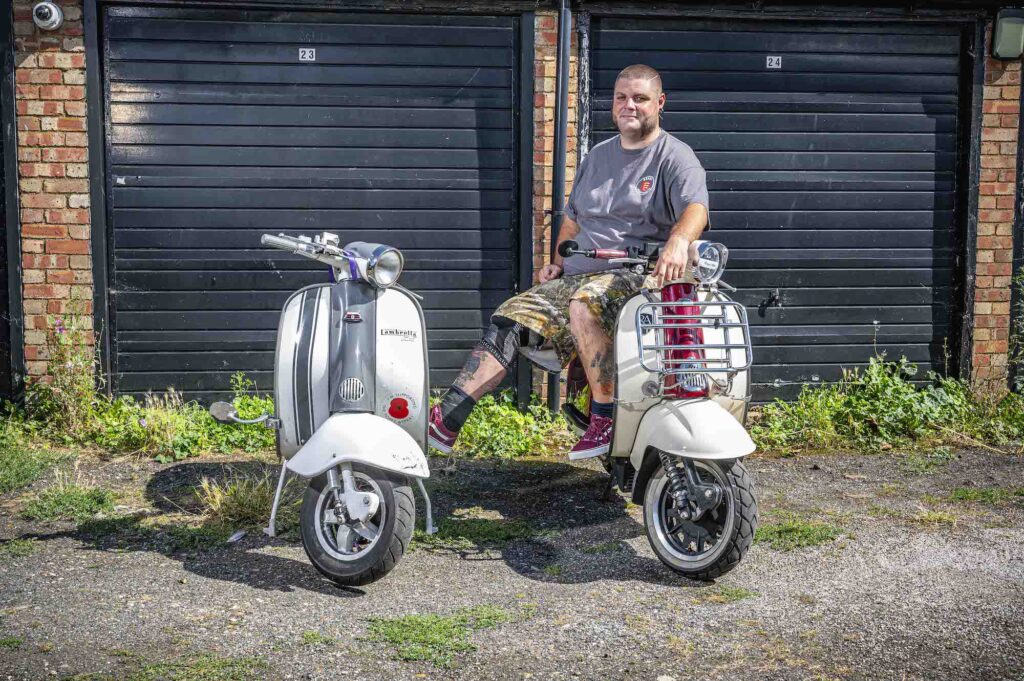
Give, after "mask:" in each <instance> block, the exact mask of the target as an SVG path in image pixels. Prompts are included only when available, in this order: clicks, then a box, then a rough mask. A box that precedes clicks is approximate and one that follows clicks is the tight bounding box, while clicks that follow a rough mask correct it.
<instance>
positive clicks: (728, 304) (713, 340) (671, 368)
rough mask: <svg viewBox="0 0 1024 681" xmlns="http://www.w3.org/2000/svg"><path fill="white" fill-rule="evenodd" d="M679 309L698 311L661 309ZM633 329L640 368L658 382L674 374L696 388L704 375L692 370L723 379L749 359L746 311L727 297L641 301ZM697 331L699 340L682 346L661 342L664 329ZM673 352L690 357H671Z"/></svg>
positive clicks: (749, 362)
mask: <svg viewBox="0 0 1024 681" xmlns="http://www.w3.org/2000/svg"><path fill="white" fill-rule="evenodd" d="M679 307H694V308H697V310H698V312H697V314H673V313H670V312H668V311H667V310H666V308H679ZM636 329H637V344H638V346H639V357H640V366H641V367H643V369H644V370H645V371H649V372H651V373H654V374H659V376H660V379H661V380H660V381H659V382H660V383H664V378H665V377H666V376H678V377H680V379H679V382H681V383H684V384H686V385H690V386H691V387H693V388H699V387H701V384H703V383H704V381H703V378H704V377H703V376H695V374H706V375H708V377H709V378H712V379H714V380H715V382H716V383H728V382H729V381H730V380H731V379H732V377H733V376H734V375H735V374H737V373H738V372H741V371H746V370H747V369H749V368H750V365H751V363H752V357H753V352H752V350H751V346H750V326H749V325H748V323H747V311H746V309H745V308H744V307H743V306H742V305H741V304H739V303H737V302H735V301H732V300H729V299H727V298H723V297H719V298H717V299H712V300H694V301H675V302H662V301H651V302H646V303H643V304H641V305H640V306H639V307H638V308H637V310H636ZM696 329H699V330H701V331H702V332H703V336H704V342H702V343H694V344H682V343H670V342H668V341H667V340H666V338H667V336H668V334H667V331H673V330H674V331H680V330H682V331H685V330H696ZM678 351H688V353H689V354H691V355H694V356H692V357H688V358H679V357H673V356H671V353H673V352H678Z"/></svg>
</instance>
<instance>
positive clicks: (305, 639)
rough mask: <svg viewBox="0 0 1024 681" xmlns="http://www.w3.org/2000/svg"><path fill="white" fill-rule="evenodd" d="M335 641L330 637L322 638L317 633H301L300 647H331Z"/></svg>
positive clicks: (321, 635) (322, 636)
mask: <svg viewBox="0 0 1024 681" xmlns="http://www.w3.org/2000/svg"><path fill="white" fill-rule="evenodd" d="M335 643H336V641H335V640H334V639H333V638H331V637H330V636H324V635H323V634H321V633H320V632H319V631H304V632H302V645H304V646H333V645H334V644H335Z"/></svg>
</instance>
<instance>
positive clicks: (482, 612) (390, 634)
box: [369, 605, 513, 668]
mask: <svg viewBox="0 0 1024 681" xmlns="http://www.w3.org/2000/svg"><path fill="white" fill-rule="evenodd" d="M512 619H513V616H512V614H511V613H509V612H508V611H507V610H505V609H503V608H499V607H496V606H489V605H483V606H478V607H476V608H469V609H464V610H459V611H457V612H455V613H454V614H452V615H406V616H405V617H398V618H394V619H384V618H373V619H371V620H370V624H369V639H370V640H371V641H383V642H386V643H388V644H390V645H391V646H392V647H393V648H394V649H395V658H396V659H399V660H404V661H417V660H422V661H426V662H430V663H431V664H433V665H434V666H436V667H441V668H450V667H452V666H454V662H455V657H456V656H457V655H458V654H460V653H466V652H470V651H473V650H476V646H475V645H473V644H472V643H470V641H469V636H470V634H471V633H472V632H473V631H477V630H480V629H490V628H493V627H496V626H498V625H500V624H503V623H505V622H510V621H512Z"/></svg>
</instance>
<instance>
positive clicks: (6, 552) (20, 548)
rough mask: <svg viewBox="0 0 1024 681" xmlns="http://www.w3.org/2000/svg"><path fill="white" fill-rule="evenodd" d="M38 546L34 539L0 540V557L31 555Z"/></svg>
mask: <svg viewBox="0 0 1024 681" xmlns="http://www.w3.org/2000/svg"><path fill="white" fill-rule="evenodd" d="M37 548H39V545H38V542H36V540H35V539H23V538H20V537H19V538H17V539H8V540H7V541H4V542H0V558H24V557H25V556H31V555H32V554H33V553H35V552H36V549H37Z"/></svg>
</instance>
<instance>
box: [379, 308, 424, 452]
mask: <svg viewBox="0 0 1024 681" xmlns="http://www.w3.org/2000/svg"><path fill="white" fill-rule="evenodd" d="M426 336H427V334H426V327H425V325H424V323H423V313H422V311H421V310H420V306H419V304H418V303H417V302H416V300H415V299H414V298H412V297H411V296H410V295H408V294H407V293H405V292H403V291H398V290H396V289H388V290H386V291H384V292H383V293H382V294H381V295H380V296H379V297H378V298H377V405H376V414H377V415H378V416H381V417H383V418H385V419H388V420H389V421H393V422H394V423H397V424H398V425H399V426H401V427H402V429H403V430H405V431H406V432H407V433H409V435H411V436H412V438H413V439H414V440H415V441H416V443H417V444H418V445H419V446H420V447H421V448H422V449H423V451H424V452H425V451H427V447H426V444H427V443H426V431H427V412H428V411H429V407H430V404H429V398H428V394H427V389H428V386H427V373H428V372H427V353H426V342H427V338H426ZM392 402H394V404H392Z"/></svg>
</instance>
